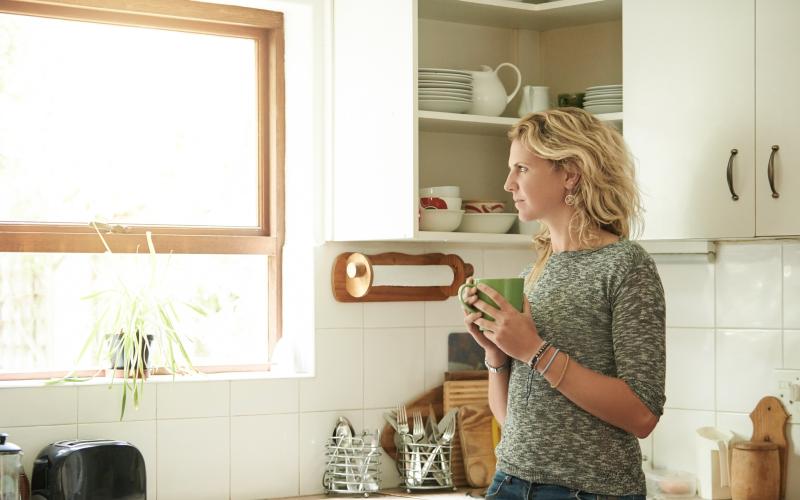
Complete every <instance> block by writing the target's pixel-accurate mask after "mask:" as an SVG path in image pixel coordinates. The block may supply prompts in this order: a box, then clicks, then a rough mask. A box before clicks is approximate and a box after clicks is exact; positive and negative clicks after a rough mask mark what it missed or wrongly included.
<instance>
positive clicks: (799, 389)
mask: <svg viewBox="0 0 800 500" xmlns="http://www.w3.org/2000/svg"><path fill="white" fill-rule="evenodd" d="M772 373H773V375H774V379H775V385H776V386H777V393H776V394H777V396H778V397H779V398H780V400H781V402H783V407H784V408H786V411H787V412H788V413H789V423H792V424H800V370H783V369H775V370H773V371H772Z"/></svg>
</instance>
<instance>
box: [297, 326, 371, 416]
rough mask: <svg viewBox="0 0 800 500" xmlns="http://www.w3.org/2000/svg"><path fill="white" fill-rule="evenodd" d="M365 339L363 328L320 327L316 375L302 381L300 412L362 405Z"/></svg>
mask: <svg viewBox="0 0 800 500" xmlns="http://www.w3.org/2000/svg"><path fill="white" fill-rule="evenodd" d="M362 338H363V333H362V331H361V330H352V329H350V330H317V344H316V352H317V357H316V358H317V359H316V376H315V377H314V378H311V379H302V380H300V411H325V410H346V409H353V408H361V407H362V405H363V403H364V389H363V387H364V383H363V369H362V367H363V365H364V362H363V351H364V349H363V345H362V344H363V341H362Z"/></svg>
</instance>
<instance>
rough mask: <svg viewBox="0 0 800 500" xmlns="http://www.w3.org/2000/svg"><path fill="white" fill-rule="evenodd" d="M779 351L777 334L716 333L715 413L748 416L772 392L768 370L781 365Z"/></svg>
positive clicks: (759, 332) (730, 331) (728, 331)
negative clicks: (739, 413)
mask: <svg viewBox="0 0 800 500" xmlns="http://www.w3.org/2000/svg"><path fill="white" fill-rule="evenodd" d="M781 351H782V345H781V333H780V332H774V331H768V330H718V331H717V407H716V409H717V411H732V412H743V413H749V412H751V411H753V408H755V406H756V404H757V403H758V401H759V400H760V399H761V398H762V397H764V396H766V395H769V394H771V393H773V392H775V390H774V389H773V387H772V380H773V378H772V369H773V368H777V367H780V366H781V363H782V357H781ZM775 389H777V388H775Z"/></svg>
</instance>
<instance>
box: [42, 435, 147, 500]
mask: <svg viewBox="0 0 800 500" xmlns="http://www.w3.org/2000/svg"><path fill="white" fill-rule="evenodd" d="M146 498H147V475H146V474H145V466H144V458H142V454H141V453H140V452H139V450H138V449H137V448H136V447H135V446H133V445H132V444H131V443H128V442H126V441H112V440H106V439H98V440H78V441H58V442H57V443H53V444H51V445H48V446H46V447H45V448H44V449H42V451H40V452H39V455H38V456H37V457H36V460H35V461H34V462H33V476H32V477H31V499H32V500H43V499H47V500H98V499H103V500H145V499H146Z"/></svg>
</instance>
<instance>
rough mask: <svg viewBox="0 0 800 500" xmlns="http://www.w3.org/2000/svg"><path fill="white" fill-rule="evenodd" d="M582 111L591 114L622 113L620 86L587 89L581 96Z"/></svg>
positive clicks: (599, 86)
mask: <svg viewBox="0 0 800 500" xmlns="http://www.w3.org/2000/svg"><path fill="white" fill-rule="evenodd" d="M583 109H585V110H586V111H588V112H589V113H593V114H598V113H618V112H620V111H622V84H617V85H598V86H596V87H589V88H587V89H586V93H585V95H584V96H583Z"/></svg>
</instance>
